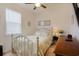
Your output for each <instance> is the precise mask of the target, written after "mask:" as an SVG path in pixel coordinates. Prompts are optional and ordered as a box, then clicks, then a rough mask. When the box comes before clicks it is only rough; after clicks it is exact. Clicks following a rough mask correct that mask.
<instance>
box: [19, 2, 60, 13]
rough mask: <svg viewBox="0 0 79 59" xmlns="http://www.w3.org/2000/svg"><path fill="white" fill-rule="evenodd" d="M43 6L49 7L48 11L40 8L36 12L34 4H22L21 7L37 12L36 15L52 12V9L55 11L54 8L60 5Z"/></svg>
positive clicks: (46, 4) (47, 4) (48, 4)
mask: <svg viewBox="0 0 79 59" xmlns="http://www.w3.org/2000/svg"><path fill="white" fill-rule="evenodd" d="M43 4H44V5H45V6H46V7H47V8H46V9H44V8H42V7H39V8H37V9H36V10H34V9H33V8H34V4H20V5H21V6H23V7H25V8H27V9H28V10H31V11H32V12H36V13H38V12H41V11H42V12H44V11H47V10H52V9H54V7H56V6H58V5H59V4H58V3H57V4H56V3H43Z"/></svg>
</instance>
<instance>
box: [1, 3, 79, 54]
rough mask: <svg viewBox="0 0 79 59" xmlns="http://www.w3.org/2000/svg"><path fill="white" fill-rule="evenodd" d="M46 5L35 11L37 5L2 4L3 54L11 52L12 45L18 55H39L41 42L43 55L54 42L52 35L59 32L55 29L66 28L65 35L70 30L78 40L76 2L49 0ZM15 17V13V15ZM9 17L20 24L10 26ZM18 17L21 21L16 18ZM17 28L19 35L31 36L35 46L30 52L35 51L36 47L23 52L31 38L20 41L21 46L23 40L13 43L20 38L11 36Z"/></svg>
mask: <svg viewBox="0 0 79 59" xmlns="http://www.w3.org/2000/svg"><path fill="white" fill-rule="evenodd" d="M44 5H45V6H47V8H46V9H44V8H42V7H39V8H36V10H33V7H34V4H20V3H19V4H18V3H16V4H11V3H10V4H9V3H6V4H0V19H1V20H0V27H1V28H0V34H1V35H0V38H1V39H0V45H2V46H3V54H6V53H8V52H11V51H12V48H13V47H15V49H14V50H16V51H17V52H16V53H17V54H18V55H37V50H38V49H37V47H38V46H37V45H39V44H41V45H40V49H42V52H41V54H40V55H44V53H45V51H46V50H47V48H48V47H49V46H50V44H51V42H52V35H54V34H58V33H55V31H56V30H57V31H59V30H63V31H64V32H65V33H64V34H65V35H67V34H68V33H70V34H72V35H73V36H74V37H76V38H77V39H78V38H79V37H78V24H77V20H76V16H75V12H74V9H73V5H72V4H71V3H70V4H68V3H65V4H64V3H63V4H60V3H58V4H56V3H47V4H44ZM11 13H12V14H11ZM15 15H16V16H17V17H16V16H15ZM6 16H7V17H6ZM9 16H10V17H9ZM13 16H15V18H14V17H13ZM8 19H10V20H9V21H11V19H15V20H14V21H13V22H18V23H20V24H19V25H17V26H18V27H17V26H14V27H12V26H8V25H7V22H8V21H7V20H8ZM16 19H17V20H20V21H16ZM10 25H12V24H10ZM8 27H10V29H8ZM18 28H19V29H18ZM9 30H10V31H9ZM11 30H12V31H13V32H12V31H11ZM16 31H17V33H19V36H22V38H29V39H30V40H31V41H32V42H33V43H31V46H32V44H33V45H34V46H32V47H31V49H30V50H29V51H32V50H33V49H34V48H35V49H36V50H35V49H34V50H33V51H34V52H33V51H32V52H26V54H25V53H24V52H25V50H27V48H25V45H28V44H27V43H26V42H29V41H26V42H25V43H23V42H22V41H21V42H22V43H21V45H18V44H20V43H18V41H15V43H17V46H19V47H17V46H16V44H15V43H14V44H15V45H13V46H12V43H13V41H12V40H13V39H15V38H16V39H18V38H17V37H16V36H18V35H15V36H14V37H13V36H12V34H15V33H16ZM11 33H12V34H11ZM17 33H16V34H17ZM23 36H24V37H23ZM29 39H28V40H29ZM32 39H33V40H32ZM34 39H39V42H41V43H39V42H38V41H37V40H34ZM46 39H47V40H46ZM48 39H49V40H48ZM19 40H20V39H19ZM31 41H30V42H31ZM37 42H38V43H39V44H38V43H37ZM23 44H24V45H23ZM16 47H17V48H16ZM20 48H23V49H24V50H23V51H22V50H21V49H20ZM32 48H33V49H32ZM27 53H28V54H27ZM33 53H34V54H33Z"/></svg>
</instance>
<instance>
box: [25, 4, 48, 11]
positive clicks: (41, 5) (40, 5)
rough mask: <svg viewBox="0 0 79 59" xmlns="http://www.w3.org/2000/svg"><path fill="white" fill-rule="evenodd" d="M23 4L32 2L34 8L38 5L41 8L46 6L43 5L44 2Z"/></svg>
mask: <svg viewBox="0 0 79 59" xmlns="http://www.w3.org/2000/svg"><path fill="white" fill-rule="evenodd" d="M25 4H34V8H33V9H34V10H36V9H37V8H38V7H42V8H44V9H46V8H47V7H46V6H45V5H44V4H42V3H25Z"/></svg>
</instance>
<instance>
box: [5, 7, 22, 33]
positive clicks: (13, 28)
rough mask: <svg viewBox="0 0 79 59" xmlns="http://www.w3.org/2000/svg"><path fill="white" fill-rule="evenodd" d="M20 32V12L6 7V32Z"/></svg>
mask: <svg viewBox="0 0 79 59" xmlns="http://www.w3.org/2000/svg"><path fill="white" fill-rule="evenodd" d="M20 33H21V14H20V13H18V12H16V11H14V10H11V9H7V8H6V34H20Z"/></svg>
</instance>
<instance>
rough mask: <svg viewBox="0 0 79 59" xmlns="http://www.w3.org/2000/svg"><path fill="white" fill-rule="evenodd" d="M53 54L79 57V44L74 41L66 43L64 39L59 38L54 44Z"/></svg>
mask: <svg viewBox="0 0 79 59" xmlns="http://www.w3.org/2000/svg"><path fill="white" fill-rule="evenodd" d="M54 53H55V54H56V55H64V56H79V43H78V42H77V41H76V40H75V39H73V41H66V40H65V38H64V37H60V38H59V39H58V41H57V43H56V48H55V51H54Z"/></svg>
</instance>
